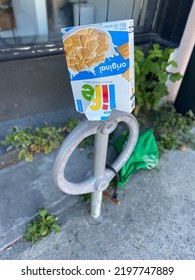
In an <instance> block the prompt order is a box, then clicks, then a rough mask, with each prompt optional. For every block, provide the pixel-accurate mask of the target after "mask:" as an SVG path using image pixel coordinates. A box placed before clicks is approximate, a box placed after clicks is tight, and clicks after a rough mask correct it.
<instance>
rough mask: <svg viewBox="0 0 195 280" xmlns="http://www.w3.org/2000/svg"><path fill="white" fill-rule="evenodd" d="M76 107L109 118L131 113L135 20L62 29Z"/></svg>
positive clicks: (95, 117)
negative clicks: (116, 113)
mask: <svg viewBox="0 0 195 280" xmlns="http://www.w3.org/2000/svg"><path fill="white" fill-rule="evenodd" d="M61 32H62V39H63V44H64V50H65V56H66V61H67V66H68V71H69V76H70V80H71V86H72V91H73V96H74V101H75V106H76V110H77V111H79V112H81V113H85V115H86V117H87V118H88V120H106V119H107V118H108V116H109V115H110V113H111V110H112V109H117V110H121V111H125V112H129V113H130V112H131V111H132V110H133V109H134V107H135V96H134V37H133V20H121V21H114V22H106V23H101V24H91V25H83V26H79V27H72V28H63V29H61Z"/></svg>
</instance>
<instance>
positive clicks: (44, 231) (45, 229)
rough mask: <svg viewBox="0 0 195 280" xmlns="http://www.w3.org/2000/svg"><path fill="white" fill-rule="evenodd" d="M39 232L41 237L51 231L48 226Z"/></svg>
mask: <svg viewBox="0 0 195 280" xmlns="http://www.w3.org/2000/svg"><path fill="white" fill-rule="evenodd" d="M39 232H40V235H41V236H46V235H47V234H48V232H49V229H48V227H47V226H46V225H42V226H41V227H40V231H39Z"/></svg>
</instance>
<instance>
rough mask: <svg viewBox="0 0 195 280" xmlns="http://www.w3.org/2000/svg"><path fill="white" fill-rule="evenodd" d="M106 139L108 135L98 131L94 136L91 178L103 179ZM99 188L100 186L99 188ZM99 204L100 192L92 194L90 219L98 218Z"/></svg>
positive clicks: (100, 199) (99, 212) (100, 200)
mask: <svg viewBox="0 0 195 280" xmlns="http://www.w3.org/2000/svg"><path fill="white" fill-rule="evenodd" d="M108 138H109V134H108V133H107V134H103V133H101V132H100V131H98V132H97V134H95V142H94V146H95V155H94V166H93V177H94V178H95V179H100V178H102V177H104V174H105V166H106V157H107V148H108ZM99 187H100V188H101V187H102V186H99ZM101 204H102V191H98V190H97V191H95V192H92V196H91V217H92V218H95V219H97V218H99V217H100V214H101Z"/></svg>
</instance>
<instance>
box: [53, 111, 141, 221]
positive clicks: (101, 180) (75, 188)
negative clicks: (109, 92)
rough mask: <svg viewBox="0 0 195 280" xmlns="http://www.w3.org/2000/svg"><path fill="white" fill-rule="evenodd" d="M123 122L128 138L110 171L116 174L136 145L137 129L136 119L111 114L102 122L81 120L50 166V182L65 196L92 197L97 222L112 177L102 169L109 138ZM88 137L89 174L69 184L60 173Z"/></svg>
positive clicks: (92, 206)
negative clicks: (91, 150)
mask: <svg viewBox="0 0 195 280" xmlns="http://www.w3.org/2000/svg"><path fill="white" fill-rule="evenodd" d="M120 122H124V123H125V124H126V125H127V127H128V129H129V137H128V140H127V143H126V145H125V148H124V150H123V151H122V152H121V154H120V155H119V156H118V158H117V159H116V160H115V161H114V162H113V163H112V167H113V168H114V169H115V170H116V171H117V172H118V171H119V170H120V169H121V168H122V166H123V165H124V164H125V162H126V161H127V160H128V158H129V157H130V155H131V153H132V152H133V150H134V147H135V145H136V142H137V139H138V134H139V127H138V123H137V120H136V118H135V117H134V116H133V115H132V114H128V113H125V112H121V111H117V110H113V111H112V113H111V115H110V116H109V118H108V120H106V121H88V120H87V119H84V120H82V121H81V122H80V123H79V124H78V125H77V126H76V127H75V128H74V130H73V131H72V132H71V133H70V134H69V135H68V136H67V137H66V138H65V140H64V142H63V143H62V145H61V147H60V149H59V152H58V154H57V157H56V159H55V162H54V166H53V178H54V181H55V184H56V185H57V186H58V187H59V188H60V189H61V190H62V191H63V192H65V193H68V194H72V195H78V194H84V193H92V199H91V216H92V217H93V218H98V217H99V216H100V212H101V201H102V191H104V190H105V189H106V188H107V187H108V185H109V182H110V181H111V180H112V179H113V178H114V176H115V174H114V172H113V171H112V170H110V169H106V168H105V166H106V156H107V147H108V138H109V134H110V133H111V132H113V131H114V130H115V128H116V127H117V125H118V123H120ZM90 135H95V143H94V146H95V155H94V166H93V172H91V173H90V174H89V175H87V177H86V178H85V179H84V180H83V181H81V182H79V183H74V182H70V181H68V180H67V179H66V178H65V175H64V170H65V168H66V165H67V163H68V160H69V158H70V156H71V154H72V153H73V151H74V150H75V149H76V148H77V146H78V145H79V144H80V143H81V141H82V140H84V139H85V138H87V137H88V136H90Z"/></svg>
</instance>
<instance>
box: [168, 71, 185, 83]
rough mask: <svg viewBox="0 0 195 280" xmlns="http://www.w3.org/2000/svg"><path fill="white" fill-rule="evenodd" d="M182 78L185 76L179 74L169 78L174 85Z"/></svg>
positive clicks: (172, 74)
mask: <svg viewBox="0 0 195 280" xmlns="http://www.w3.org/2000/svg"><path fill="white" fill-rule="evenodd" d="M182 77H183V76H182V75H181V74H180V73H179V72H177V73H171V74H170V76H169V78H170V80H171V81H172V82H173V83H174V82H176V81H179V80H180V79H181V78H182Z"/></svg>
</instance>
